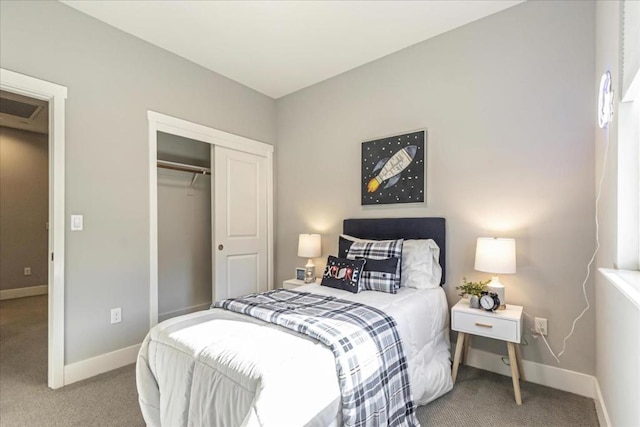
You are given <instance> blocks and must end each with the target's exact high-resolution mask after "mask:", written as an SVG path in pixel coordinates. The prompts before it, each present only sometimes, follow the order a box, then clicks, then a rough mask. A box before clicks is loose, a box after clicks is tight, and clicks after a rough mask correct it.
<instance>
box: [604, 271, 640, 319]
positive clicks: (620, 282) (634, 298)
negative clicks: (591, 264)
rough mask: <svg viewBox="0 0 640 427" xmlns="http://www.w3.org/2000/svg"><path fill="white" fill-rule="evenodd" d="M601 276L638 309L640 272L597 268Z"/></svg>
mask: <svg viewBox="0 0 640 427" xmlns="http://www.w3.org/2000/svg"><path fill="white" fill-rule="evenodd" d="M598 271H600V274H602V275H603V276H604V277H605V278H606V279H607V280H608V281H609V283H611V284H612V285H613V286H614V287H616V288H617V289H618V290H619V291H620V293H621V294H622V295H624V296H625V297H626V298H627V299H628V300H629V301H630V302H631V303H632V304H633V305H635V306H636V307H637V308H638V309H640V271H631V270H616V269H613V268H599V269H598Z"/></svg>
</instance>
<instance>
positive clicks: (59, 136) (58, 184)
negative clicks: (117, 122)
mask: <svg viewBox="0 0 640 427" xmlns="http://www.w3.org/2000/svg"><path fill="white" fill-rule="evenodd" d="M0 89H2V90H4V91H7V92H12V93H16V94H20V95H25V96H29V97H32V98H36V99H40V100H43V101H48V102H49V135H48V137H49V232H48V248H49V252H48V254H47V257H48V258H49V268H48V270H49V271H48V307H49V314H48V357H47V360H48V366H47V368H48V369H47V371H48V373H47V385H48V386H49V388H53V389H56V388H60V387H62V386H64V283H65V282H64V276H65V272H64V264H65V253H64V249H65V247H64V238H65V235H64V233H65V206H64V205H65V163H64V162H65V100H66V99H67V88H66V87H65V86H60V85H58V84H55V83H51V82H47V81H44V80H40V79H36V78H34V77H30V76H26V75H24V74H20V73H16V72H14V71H10V70H7V69H4V68H0ZM54 254H55V256H54Z"/></svg>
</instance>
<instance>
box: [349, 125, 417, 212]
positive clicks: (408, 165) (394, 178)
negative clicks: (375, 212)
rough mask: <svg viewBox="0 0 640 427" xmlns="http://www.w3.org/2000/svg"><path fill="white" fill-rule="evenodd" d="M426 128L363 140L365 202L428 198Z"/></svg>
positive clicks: (376, 202)
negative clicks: (426, 186) (426, 192)
mask: <svg viewBox="0 0 640 427" xmlns="http://www.w3.org/2000/svg"><path fill="white" fill-rule="evenodd" d="M426 139H427V131H426V130H419V131H415V132H411V133H406V134H402V135H396V136H390V137H386V138H381V139H376V140H373V141H365V142H363V143H362V182H361V194H362V205H387V204H393V203H420V202H424V201H425V194H424V193H425V159H426V153H425V142H426Z"/></svg>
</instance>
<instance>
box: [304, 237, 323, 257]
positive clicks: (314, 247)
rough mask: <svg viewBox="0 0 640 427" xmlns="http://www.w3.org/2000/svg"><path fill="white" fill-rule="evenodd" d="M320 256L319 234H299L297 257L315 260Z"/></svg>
mask: <svg viewBox="0 0 640 427" xmlns="http://www.w3.org/2000/svg"><path fill="white" fill-rule="evenodd" d="M320 255H322V249H321V246H320V235H319V234H301V235H300V237H299V238H298V256H299V257H303V258H317V257H319V256H320Z"/></svg>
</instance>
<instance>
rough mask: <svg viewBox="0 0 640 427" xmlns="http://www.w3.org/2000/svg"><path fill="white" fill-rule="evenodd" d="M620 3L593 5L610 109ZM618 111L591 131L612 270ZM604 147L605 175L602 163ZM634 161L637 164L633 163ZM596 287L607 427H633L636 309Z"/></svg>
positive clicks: (639, 365) (604, 257)
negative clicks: (608, 77)
mask: <svg viewBox="0 0 640 427" xmlns="http://www.w3.org/2000/svg"><path fill="white" fill-rule="evenodd" d="M620 15H621V3H620V2H619V1H599V2H597V4H596V58H595V64H596V67H595V80H596V84H598V83H599V82H600V76H601V75H602V73H604V72H605V71H607V70H609V71H610V72H611V75H612V79H613V88H614V96H615V105H617V103H618V100H619V97H620V94H621V87H620V86H621V84H620V83H621V79H620V75H621V73H620V59H621V49H620V44H619V41H620V27H621V22H620ZM619 117H620V115H619V111H617V109H614V119H613V122H612V123H611V125H610V126H609V129H608V130H603V129H599V128H597V129H596V131H595V150H596V156H595V170H596V180H595V188H597V187H598V185H599V182H600V178H601V177H602V174H603V173H605V175H604V181H603V185H602V195H601V199H600V205H599V210H598V221H599V224H600V231H599V236H600V243H601V247H600V251H599V252H598V255H597V258H596V263H595V264H596V267H597V268H615V267H616V264H617V262H618V257H619V255H620V254H618V248H619V247H620V245H619V242H618V227H619V224H618V218H619V212H618V197H619V193H618V191H619V186H618V172H619V170H618V165H619V159H618V155H619V153H618V134H619V126H618V119H619ZM607 141H608V144H609V147H608V155H607V162H606V171H605V169H604V165H603V162H604V160H605V153H606V151H607ZM636 161H637V159H636ZM595 286H596V301H595V312H596V333H597V335H596V337H597V338H596V361H597V364H596V378H597V379H598V383H599V385H600V389H601V391H602V398H603V403H604V406H605V407H606V410H607V413H608V415H609V419H610V422H611V425H612V426H615V427H617V426H635V425H637V424H638V422H639V421H638V420H640V406H639V405H638V401H640V309H639V308H638V307H637V306H635V305H634V304H633V303H632V302H631V301H630V300H629V299H628V298H627V296H625V295H624V294H623V293H621V292H620V290H619V289H618V288H617V287H616V286H614V285H613V284H612V283H611V282H609V281H608V280H607V279H606V278H605V277H604V276H603V275H602V274H600V273H595Z"/></svg>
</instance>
